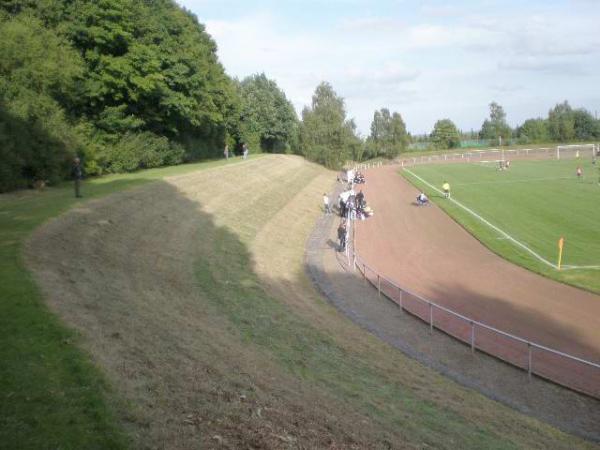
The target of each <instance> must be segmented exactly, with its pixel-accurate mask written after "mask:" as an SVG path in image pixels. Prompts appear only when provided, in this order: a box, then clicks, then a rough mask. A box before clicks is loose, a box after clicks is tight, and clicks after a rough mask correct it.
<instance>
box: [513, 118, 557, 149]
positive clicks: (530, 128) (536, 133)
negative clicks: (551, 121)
mask: <svg viewBox="0 0 600 450" xmlns="http://www.w3.org/2000/svg"><path fill="white" fill-rule="evenodd" d="M517 137H518V139H519V142H520V143H522V144H532V143H539V142H547V141H548V139H549V138H550V136H549V133H548V122H547V121H546V120H544V119H527V120H526V121H525V122H523V125H521V126H520V127H518V128H517Z"/></svg>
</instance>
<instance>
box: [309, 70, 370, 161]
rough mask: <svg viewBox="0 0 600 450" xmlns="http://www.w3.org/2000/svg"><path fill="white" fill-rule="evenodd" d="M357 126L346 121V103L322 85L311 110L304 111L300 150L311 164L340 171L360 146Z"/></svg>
mask: <svg viewBox="0 0 600 450" xmlns="http://www.w3.org/2000/svg"><path fill="white" fill-rule="evenodd" d="M357 141H358V137H357V136H356V126H355V124H354V122H353V121H352V120H347V119H346V109H345V106H344V99H343V98H342V97H340V96H338V95H337V94H336V92H335V91H334V90H333V87H332V86H331V85H330V84H329V83H327V82H322V83H321V84H319V85H318V86H317V88H316V90H315V93H314V95H313V97H312V104H311V106H310V107H308V106H307V107H305V108H304V110H303V111H302V122H301V124H300V132H299V150H300V152H301V153H302V154H303V155H304V156H306V157H307V158H308V159H310V160H312V161H316V162H318V163H320V164H323V165H324V166H325V167H329V168H332V169H338V168H341V167H342V165H343V164H344V162H345V161H346V160H347V159H349V158H350V157H351V156H352V153H353V152H352V147H353V146H355V145H357Z"/></svg>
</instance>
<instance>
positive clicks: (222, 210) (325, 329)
mask: <svg viewBox="0 0 600 450" xmlns="http://www.w3.org/2000/svg"><path fill="white" fill-rule="evenodd" d="M272 166H273V167H274V169H273V170H276V171H277V176H276V181H277V183H272V182H271V181H272V180H273V178H274V175H272V174H270V173H267V172H265V171H261V170H253V171H252V172H248V173H240V171H239V170H236V171H235V172H234V171H233V170H231V171H226V170H221V171H219V173H212V175H211V176H207V177H206V180H205V179H201V180H198V181H197V183H199V184H200V185H199V186H198V188H199V189H198V192H194V193H193V195H192V196H190V198H194V199H198V200H199V201H200V202H201V203H200V204H202V205H203V211H205V212H206V213H208V215H204V216H199V217H198V227H199V228H198V246H199V249H198V250H199V253H198V257H197V260H196V264H195V273H196V276H197V281H198V285H197V288H198V289H199V290H200V291H201V292H202V298H204V299H205V301H206V302H207V303H206V306H201V314H198V317H200V318H202V319H201V320H203V321H206V325H207V328H208V327H209V324H210V323H211V322H217V323H218V322H221V321H223V320H225V321H226V322H228V323H229V324H230V326H228V327H226V328H223V329H222V330H221V331H220V335H219V336H215V337H216V338H217V341H219V342H223V345H220V346H219V347H218V348H219V349H220V350H221V351H222V352H223V353H221V354H218V355H214V354H210V355H202V354H193V353H189V354H186V355H184V356H185V357H186V358H196V357H197V358H199V359H200V360H201V361H204V363H205V364H207V362H210V361H211V360H216V361H218V364H220V365H227V364H229V365H230V366H229V368H230V370H225V371H221V372H219V373H220V374H221V375H220V376H219V379H220V382H221V383H223V385H227V380H228V378H231V379H232V380H234V381H235V383H237V386H238V389H239V390H242V391H244V392H246V394H245V395H246V396H247V398H246V400H245V402H246V404H264V403H263V400H264V399H263V398H261V396H262V395H265V394H263V392H264V391H265V390H269V387H272V389H275V394H273V395H275V396H276V397H279V401H280V402H281V410H280V411H279V412H277V411H276V412H275V413H274V415H275V416H278V417H283V418H288V419H289V420H292V421H293V418H294V417H295V416H301V415H302V414H303V413H304V412H305V411H306V410H308V409H316V410H317V411H319V410H326V411H328V415H326V416H324V417H323V419H324V420H326V421H327V423H328V424H330V423H333V422H335V421H338V422H339V423H340V424H341V425H345V426H341V427H334V428H331V429H330V430H333V431H335V432H338V433H344V434H345V437H344V436H340V437H339V439H336V442H337V443H338V444H340V442H345V443H346V444H349V443H351V442H355V443H356V445H358V446H359V447H361V446H362V447H363V448H364V447H365V446H369V447H374V448H384V447H386V446H390V447H394V448H424V447H433V448H448V449H454V448H489V449H492V448H507V449H508V448H564V449H572V448H593V445H592V444H589V443H585V442H583V441H581V440H580V439H577V438H574V437H572V436H569V435H566V434H564V433H562V432H559V431H557V430H556V429H554V428H552V427H549V426H547V425H545V424H542V423H540V422H539V421H537V420H534V419H531V418H529V417H526V416H523V415H521V414H518V413H515V412H514V411H512V410H510V409H509V408H506V407H504V406H502V405H499V404H497V403H496V402H493V401H490V400H488V399H486V398H484V397H482V396H481V395H479V394H477V393H474V392H472V391H470V390H467V389H464V388H462V387H460V386H458V385H456V384H455V383H453V382H450V381H448V380H447V379H445V378H443V377H441V376H439V375H437V374H436V373H433V372H431V371H430V370H428V369H426V368H424V367H422V366H421V365H420V364H418V363H416V362H414V361H413V360H410V359H407V358H405V357H404V356H403V355H402V354H400V353H399V352H397V351H395V350H393V349H391V348H390V347H388V346H387V345H385V344H383V343H381V342H380V341H379V340H378V339H376V338H375V337H373V336H372V335H370V334H368V333H366V332H364V331H363V330H361V329H359V328H357V327H355V326H354V325H352V324H351V323H349V322H348V321H347V320H346V319H345V318H343V317H340V316H339V314H338V313H337V312H336V311H335V310H334V309H333V308H332V307H330V306H329V305H328V304H327V303H326V302H324V301H323V300H322V298H321V297H320V296H319V295H318V294H317V292H316V291H315V290H314V288H313V287H312V285H311V283H310V281H309V280H308V279H307V277H306V275H305V273H304V259H303V254H304V241H305V238H306V236H307V234H308V232H309V230H310V228H311V226H312V224H314V219H315V217H316V216H317V215H318V214H319V213H320V212H319V210H318V205H319V194H320V193H322V192H323V191H325V190H327V189H328V187H330V186H331V182H332V180H333V178H332V175H331V174H330V173H328V172H326V171H324V169H322V168H319V167H317V166H315V165H312V164H308V163H303V165H301V166H299V164H298V162H297V159H296V158H287V159H286V158H283V159H282V162H281V163H280V164H274V165H272ZM232 167H233V166H232ZM173 170H176V169H173ZM178 170H179V169H178ZM153 173H155V174H156V177H155V178H160V177H162V176H163V174H172V172H170V171H169V170H165V171H164V172H162V173H161V172H160V171H156V172H153ZM207 174H211V172H207ZM241 176H243V177H244V178H243V179H244V184H245V187H246V189H245V190H244V192H243V193H240V192H238V191H237V190H236V189H231V192H229V191H228V190H227V189H224V188H223V187H230V186H236V185H237V184H238V183H239V180H240V177H241ZM151 177H152V178H154V176H147V177H144V173H141V174H135V175H133V176H124V177H123V178H118V179H115V180H112V182H111V181H110V180H106V179H104V180H98V182H97V183H98V185H97V186H94V185H93V184H92V185H88V186H87V187H86V191H85V193H86V194H88V196H94V195H100V194H101V193H105V194H107V193H110V192H115V191H117V190H119V189H124V188H125V187H127V186H133V185H136V184H138V183H142V182H144V180H147V179H148V178H151ZM186 181H187V182H189V181H190V180H186ZM192 181H193V180H192ZM111 183H112V184H111ZM202 183H206V185H202ZM94 189H98V191H97V192H96V193H95V194H94V192H93V191H94ZM241 194H244V195H241ZM70 195H71V191H70V189H69V188H68V187H65V188H64V191H61V190H60V189H59V190H56V191H53V192H48V193H45V194H36V193H25V194H20V195H15V196H6V197H5V198H1V200H0V201H1V202H2V203H0V211H2V215H1V216H0V217H1V218H2V222H1V223H2V229H3V230H4V229H6V230H7V232H11V234H10V235H9V234H8V233H7V234H6V236H7V238H3V242H2V244H3V246H2V251H3V252H6V253H4V254H3V255H2V256H3V261H5V260H6V259H7V258H8V257H12V258H13V259H12V264H7V265H5V266H3V267H2V269H1V270H0V276H1V277H2V281H3V284H2V286H5V285H6V286H7V289H6V290H7V292H6V293H7V294H8V295H7V296H6V298H7V299H13V300H12V301H10V302H9V301H8V300H6V301H3V303H2V308H3V309H5V311H2V312H3V314H2V317H3V318H4V321H5V322H6V324H4V323H3V327H2V330H3V331H2V335H1V336H2V340H3V341H4V342H3V343H2V344H3V345H2V348H3V350H2V351H3V354H2V358H3V361H8V365H7V366H3V370H6V376H4V375H5V374H4V373H3V379H7V380H8V381H9V382H8V383H6V384H5V385H3V386H1V387H0V396H1V397H2V399H3V402H2V409H1V410H0V411H1V414H2V416H1V417H2V420H3V424H4V423H7V424H9V425H11V427H10V428H7V427H2V430H3V431H1V432H0V433H4V435H2V436H0V438H2V439H1V440H0V442H8V443H9V446H10V444H11V443H12V444H14V445H12V446H13V447H14V446H17V447H45V446H54V447H58V446H62V447H66V448H69V447H71V448H94V447H96V448H107V447H120V446H124V445H126V444H127V442H126V438H124V437H123V434H122V433H121V432H120V431H119V428H118V426H117V425H115V422H114V417H115V414H113V413H112V412H111V411H110V409H109V408H107V407H106V406H105V405H106V402H105V400H104V399H105V398H110V397H111V396H112V395H113V393H112V392H111V391H110V389H109V388H107V387H106V385H105V384H102V383H100V381H101V379H102V376H101V375H99V373H98V371H97V369H96V368H93V367H92V366H91V364H90V363H89V360H88V358H87V356H86V355H82V354H81V352H79V351H78V350H77V341H76V337H75V336H74V335H73V334H72V333H70V332H68V331H66V330H65V329H64V328H63V327H62V325H60V324H59V323H58V321H57V320H56V319H54V318H53V316H52V315H51V314H49V313H48V311H47V310H46V308H45V307H44V306H43V303H42V302H41V299H40V296H39V293H38V292H37V290H36V288H35V286H34V285H33V283H32V282H31V278H30V277H29V275H28V274H27V272H26V271H25V270H24V269H23V267H22V264H21V262H20V257H19V254H20V247H21V245H22V242H23V240H24V239H25V238H26V236H27V235H28V234H29V233H30V232H31V230H32V229H33V228H35V226H37V225H38V224H40V223H42V222H43V221H44V220H46V219H47V218H49V217H52V216H54V215H56V214H59V213H60V212H62V211H65V210H66V209H67V208H68V207H69V206H70V205H73V204H74V201H73V200H72V199H71V198H70ZM46 196H48V197H46ZM51 196H55V197H51ZM26 205H27V206H26ZM3 235H4V234H3ZM7 249H10V250H7ZM11 252H12V253H11ZM4 281H7V283H4ZM8 287H12V288H11V290H10V291H9V289H8ZM3 291H4V288H3ZM3 293H4V292H3ZM3 297H4V295H3ZM196 300H197V299H196ZM167 306H168V305H167ZM186 308H190V312H193V311H194V309H193V308H198V305H188V306H187V307H186ZM211 315H214V317H211ZM171 317H174V316H170V315H168V314H165V315H164V320H163V321H162V323H163V325H164V326H165V327H168V326H173V329H174V330H176V329H177V324H176V323H175V324H171V325H169V324H168V323H165V322H168V321H169V320H170V318H171ZM4 325H5V326H4ZM201 325H202V324H198V333H200V334H199V336H202V334H201V333H202V329H203V327H202V326H201ZM5 330H7V331H5ZM38 334H39V337H36V336H37V335H38ZM32 336H33V337H34V338H33V339H32ZM193 342H194V340H193V339H192V340H191V341H190V343H191V344H193ZM190 348H192V347H190ZM193 348H196V347H193ZM200 348H202V347H200ZM240 348H241V349H245V350H246V351H248V352H250V353H251V354H255V355H256V359H255V360H253V361H254V364H255V365H257V366H260V363H261V362H263V360H264V362H265V364H267V368H268V370H267V373H263V374H262V375H263V376H264V379H262V380H253V381H254V382H256V381H260V383H257V385H260V388H258V387H256V388H254V389H252V386H251V385H246V384H243V383H245V382H243V381H242V380H244V379H245V377H243V376H240V375H237V374H236V373H234V372H235V371H236V370H238V369H239V367H238V365H242V362H241V361H234V360H233V358H231V355H232V354H239V352H238V350H239V349H240ZM14 349H16V350H14ZM228 349H232V353H231V354H230V353H228ZM19 350H20V351H19ZM233 350H235V351H233ZM152 351H153V352H155V351H156V349H152ZM164 351H165V352H173V351H177V347H167V348H165V349H164ZM139 352H144V349H139ZM4 353H5V354H4ZM165 356H167V355H165ZM44 361H48V362H49V364H47V367H45V365H44V363H43V362H44ZM69 362H71V364H69ZM250 363H252V361H251V362H250ZM250 363H249V364H250ZM32 368H37V370H32ZM225 368H227V367H225ZM248 370H249V373H251V375H252V374H261V369H260V367H257V368H254V369H250V368H249V369H248ZM211 371H212V370H211V368H210V367H209V368H207V370H206V373H207V374H210V373H211ZM23 373H28V374H30V375H31V376H30V377H26V379H23V377H21V375H22V374H23ZM73 373H76V374H78V377H75V378H74V379H73ZM207 376H209V375H207ZM290 378H291V379H293V380H295V382H294V385H293V386H294V387H295V388H296V389H298V390H299V392H302V397H303V398H305V400H304V403H299V404H294V407H295V408H297V409H296V410H294V409H291V408H290V407H289V406H290V405H289V404H287V405H286V401H287V400H286V397H285V395H284V396H282V395H281V394H277V393H278V392H286V391H285V390H281V391H279V389H280V388H282V386H283V384H282V383H285V381H281V380H286V379H290ZM55 386H56V387H55ZM102 386H103V387H102ZM28 390H31V391H32V395H29V394H28V393H27V391H28ZM194 394H195V393H194ZM327 399H330V400H331V401H333V402H335V410H334V411H331V408H327V406H326V405H325V404H321V405H320V403H319V402H323V401H324V400H327ZM6 400H8V402H7V401H6ZM206 400H207V401H206V402H204V403H203V404H202V410H203V411H204V413H205V414H206V417H202V418H201V419H202V420H200V421H199V425H198V426H199V427H200V428H201V430H202V431H203V432H204V434H208V433H211V431H212V430H213V428H211V427H216V426H217V425H216V423H211V422H210V421H209V419H210V418H211V417H219V415H220V413H221V411H222V408H223V407H222V405H221V404H220V402H226V401H227V402H229V403H234V402H232V401H231V400H224V399H222V398H220V400H219V401H214V398H213V401H212V402H211V401H210V398H207V399H206ZM28 403H30V404H28ZM116 405H117V406H116V407H117V408H120V407H127V406H125V405H120V404H119V403H118V402H116ZM286 406H287V407H286ZM159 407H160V405H159ZM240 408H241V409H240V410H244V403H242V404H241V407H240ZM264 410H265V412H263V413H262V416H261V413H260V410H259V411H258V412H257V413H256V415H254V413H253V417H254V419H255V420H259V418H260V417H264V418H265V420H266V418H267V416H268V414H269V413H268V412H267V411H266V410H267V408H264ZM271 410H273V408H271ZM356 420H358V421H356ZM73 423H75V424H77V423H79V426H73ZM296 425H297V424H296ZM294 426H295V425H294V424H293V422H290V423H289V424H288V429H289V430H292V429H294ZM297 429H298V430H300V431H302V427H301V426H300V427H298V428H297ZM328 429H329V428H328ZM340 430H342V431H340ZM309 431H310V430H309ZM333 431H331V432H332V433H333ZM304 432H305V433H306V430H304ZM15 435H18V436H19V437H20V439H22V441H21V440H19V441H15V438H14V436H15ZM307 436H308V434H305V435H304V437H305V438H306V437H307ZM223 437H224V438H225V439H226V440H227V439H228V438H229V437H228V436H223ZM9 438H10V439H13V440H12V441H8V440H7V439H9ZM25 438H27V440H25ZM284 438H286V439H288V440H282V441H280V445H281V446H293V443H294V441H293V440H289V439H291V437H286V436H284ZM216 442H218V440H217V441H215V443H216ZM22 443H24V445H18V444H22ZM298 444H302V441H300V442H298ZM322 445H323V446H325V445H326V444H325V443H324V442H323V443H322ZM356 445H355V446H356Z"/></svg>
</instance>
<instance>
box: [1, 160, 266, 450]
mask: <svg viewBox="0 0 600 450" xmlns="http://www.w3.org/2000/svg"><path fill="white" fill-rule="evenodd" d="M257 157H258V156H257ZM238 159H239V158H235V159H234V160H233V161H232V160H230V161H229V162H225V161H212V162H206V163H198V164H187V165H181V166H174V167H168V168H163V169H152V170H146V171H140V172H136V173H131V174H121V175H110V176H106V177H102V178H96V179H91V180H89V181H86V182H84V185H83V190H82V192H83V195H84V196H85V197H84V199H83V201H85V200H88V199H91V198H98V197H101V196H105V195H109V194H112V193H114V192H118V191H121V190H124V189H128V188H131V187H134V186H139V185H141V184H144V183H148V182H152V181H155V180H159V179H161V178H164V177H167V176H172V175H180V174H185V173H188V172H192V171H197V170H204V169H209V168H212V167H217V166H219V165H224V164H232V163H234V162H235V161H237V160H238ZM81 203H82V200H80V199H75V198H74V196H73V188H72V186H71V184H70V183H65V184H63V185H61V186H58V187H56V188H49V189H47V190H45V191H43V192H37V191H20V192H16V193H12V194H3V195H0V361H1V364H0V380H2V382H1V383H0V448H20V449H21V448H86V449H92V448H103V449H104V448H124V447H126V446H127V443H128V440H127V438H126V437H125V434H124V433H123V431H122V430H121V429H120V428H119V427H118V426H117V425H116V421H115V416H114V411H113V409H114V408H113V407H112V406H111V405H110V404H109V402H108V401H107V397H108V394H109V393H110V386H109V385H108V384H107V383H106V381H105V380H104V378H103V375H102V373H101V371H100V370H98V368H97V367H95V366H94V364H93V363H92V362H91V360H90V357H89V356H88V355H87V354H85V353H83V352H82V351H81V350H79V348H78V345H77V342H78V335H77V334H76V333H74V332H73V331H70V330H69V329H67V328H66V327H65V326H64V325H63V324H62V323H61V322H60V320H58V319H57V318H56V317H55V316H54V315H53V314H52V313H51V312H50V311H49V310H48V308H47V307H46V306H45V304H44V302H43V301H42V298H41V295H40V292H39V290H38V289H37V287H36V285H35V283H34V281H33V279H32V277H31V276H30V274H29V272H28V271H27V270H26V269H25V267H24V265H23V260H22V257H21V252H22V248H23V244H24V242H25V240H26V239H27V237H28V236H29V234H30V233H31V232H32V231H33V230H34V229H35V228H36V227H38V226H39V225H41V224H42V223H43V222H45V221H46V220H48V219H50V218H52V217H56V216H58V215H59V214H61V213H62V212H64V211H66V210H68V209H69V208H71V207H73V206H75V205H78V204H81Z"/></svg>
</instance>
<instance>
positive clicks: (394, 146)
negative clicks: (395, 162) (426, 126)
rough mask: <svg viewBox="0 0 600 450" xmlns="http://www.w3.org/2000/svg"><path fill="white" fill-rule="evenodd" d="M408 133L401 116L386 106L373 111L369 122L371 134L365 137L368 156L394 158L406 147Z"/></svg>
mask: <svg viewBox="0 0 600 450" xmlns="http://www.w3.org/2000/svg"><path fill="white" fill-rule="evenodd" d="M408 141H409V137H408V133H407V132H406V125H405V124H404V121H403V120H402V116H401V115H400V114H399V113H397V112H394V113H393V114H390V111H389V110H388V109H387V108H382V109H381V110H379V111H375V113H374V114H373V121H372V122H371V134H370V136H369V137H368V138H367V142H366V149H367V151H366V153H367V155H368V157H376V156H383V157H386V158H394V157H395V156H398V154H400V152H402V151H404V150H406V148H407V147H408Z"/></svg>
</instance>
